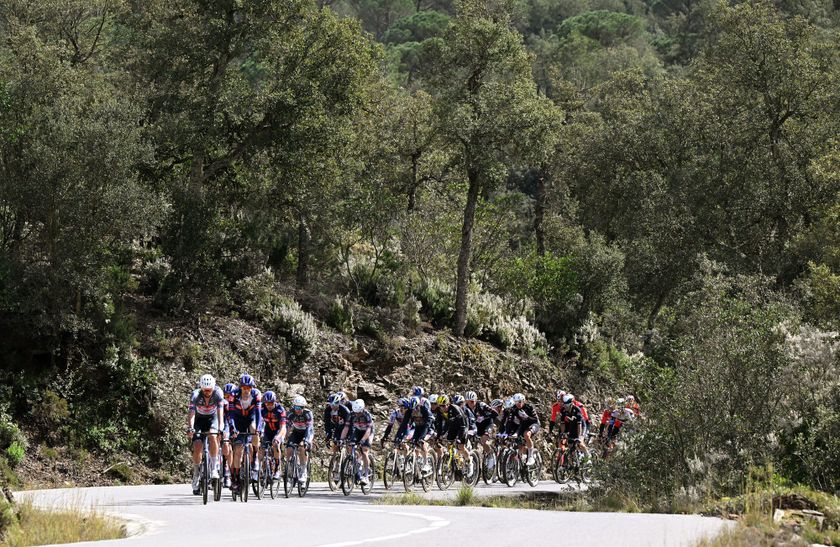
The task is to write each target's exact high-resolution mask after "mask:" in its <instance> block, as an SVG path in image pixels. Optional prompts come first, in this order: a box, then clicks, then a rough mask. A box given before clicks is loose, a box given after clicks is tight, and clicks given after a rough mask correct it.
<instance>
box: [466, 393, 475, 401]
mask: <svg viewBox="0 0 840 547" xmlns="http://www.w3.org/2000/svg"><path fill="white" fill-rule="evenodd" d="M464 399H466V400H467V401H477V400H478V395H477V394H476V392H475V391H468V392H466V393H464Z"/></svg>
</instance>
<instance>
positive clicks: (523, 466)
mask: <svg viewBox="0 0 840 547" xmlns="http://www.w3.org/2000/svg"><path fill="white" fill-rule="evenodd" d="M511 438H512V439H513V441H512V442H511V444H512V445H513V446H512V447H511V448H510V449H509V450H508V451H507V453H506V457H505V470H504V482H505V484H507V485H508V486H511V487H512V486H515V485H516V483H517V481H519V480H520V479H521V480H523V481H525V482H527V483H528V484H529V485H530V486H532V487H535V486H537V484H539V482H540V475H541V474H542V456H540V453H539V451H538V450H536V449H534V463H532V464H528V463H527V460H526V461H525V462H524V463H523V461H522V452H521V448H522V446H523V445H524V444H525V439H524V437H511Z"/></svg>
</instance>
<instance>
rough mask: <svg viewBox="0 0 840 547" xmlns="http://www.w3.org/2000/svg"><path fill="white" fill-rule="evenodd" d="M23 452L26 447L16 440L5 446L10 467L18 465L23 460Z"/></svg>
mask: <svg viewBox="0 0 840 547" xmlns="http://www.w3.org/2000/svg"><path fill="white" fill-rule="evenodd" d="M25 454H26V449H25V448H24V447H23V445H22V444H20V443H19V442H17V441H15V442H13V443H12V444H10V445H9V447H8V448H6V457H7V458H8V459H9V463H11V464H12V467H17V466H18V465H20V462H22V461H23V456H24V455H25Z"/></svg>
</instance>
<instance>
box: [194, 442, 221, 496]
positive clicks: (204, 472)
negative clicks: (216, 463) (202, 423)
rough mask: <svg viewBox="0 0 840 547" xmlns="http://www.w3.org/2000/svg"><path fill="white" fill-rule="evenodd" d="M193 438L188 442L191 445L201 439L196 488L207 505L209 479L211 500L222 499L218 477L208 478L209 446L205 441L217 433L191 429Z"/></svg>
mask: <svg viewBox="0 0 840 547" xmlns="http://www.w3.org/2000/svg"><path fill="white" fill-rule="evenodd" d="M192 434H193V440H192V442H191V443H190V445H192V443H193V442H195V441H201V445H202V449H201V463H200V464H199V483H198V489H199V492H200V493H201V500H202V503H203V505H207V499H208V496H209V490H210V486H209V483H210V481H212V482H213V501H219V500H220V499H222V483H221V481H220V480H219V479H211V478H210V446H209V443H208V442H207V437H209V436H210V435H218V433H210V432H206V433H205V432H201V431H195V430H192Z"/></svg>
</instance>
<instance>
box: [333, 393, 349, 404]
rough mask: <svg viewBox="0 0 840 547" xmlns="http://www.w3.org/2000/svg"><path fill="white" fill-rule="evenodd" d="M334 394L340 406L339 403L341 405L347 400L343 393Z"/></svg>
mask: <svg viewBox="0 0 840 547" xmlns="http://www.w3.org/2000/svg"><path fill="white" fill-rule="evenodd" d="M335 394H336V396H338V402H339V404H341V403H343V402H344V401H346V400H347V394H346V393H344V392H343V391H336V392H335Z"/></svg>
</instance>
